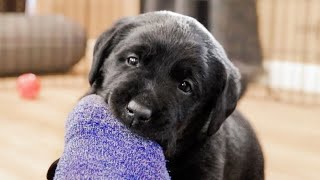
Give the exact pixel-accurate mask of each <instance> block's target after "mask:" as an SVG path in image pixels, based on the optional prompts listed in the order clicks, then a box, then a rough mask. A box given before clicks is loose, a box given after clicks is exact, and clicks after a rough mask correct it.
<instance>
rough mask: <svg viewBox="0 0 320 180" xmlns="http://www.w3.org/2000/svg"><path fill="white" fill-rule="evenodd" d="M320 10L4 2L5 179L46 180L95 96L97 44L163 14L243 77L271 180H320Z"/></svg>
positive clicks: (257, 4) (103, 0) (168, 1)
mask: <svg viewBox="0 0 320 180" xmlns="http://www.w3.org/2000/svg"><path fill="white" fill-rule="evenodd" d="M319 9H320V0H0V159H1V161H0V179H10V180H11V179H45V174H46V171H47V169H48V167H49V165H50V164H51V163H52V162H53V161H54V160H55V159H57V158H58V157H59V156H60V154H61V153H62V150H63V136H64V123H65V120H66V117H67V115H68V112H70V110H71V109H72V107H73V105H74V104H75V103H76V102H77V100H78V99H79V98H80V97H81V96H82V95H83V94H84V93H85V92H86V91H87V89H88V85H89V83H88V80H87V74H88V71H89V69H90V65H91V60H92V48H93V45H94V42H95V39H96V38H97V36H98V35H99V34H100V33H102V32H103V31H104V30H106V29H107V28H109V27H110V26H111V25H112V23H113V22H114V21H116V20H117V19H119V18H121V17H124V16H132V15H137V14H139V13H143V12H149V11H154V10H171V11H175V12H178V13H182V14H186V15H189V16H192V17H194V18H196V19H198V20H199V21H200V22H201V23H202V24H204V25H205V26H206V27H207V28H208V30H209V31H210V32H211V33H212V34H213V35H214V36H215V37H216V38H217V39H218V41H220V42H221V43H222V45H223V46H224V48H225V49H226V51H227V53H228V56H229V57H230V59H231V61H233V63H234V64H235V65H236V66H237V67H238V68H239V69H240V72H241V74H242V77H243V79H242V85H243V96H242V98H241V99H240V102H239V105H238V109H239V110H240V111H241V112H242V113H243V114H244V115H245V116H246V117H248V119H249V120H250V122H251V123H252V124H253V126H254V128H255V129H256V131H257V134H258V136H259V138H260V140H261V144H262V147H263V150H264V153H265V159H266V171H265V172H266V179H270V180H273V179H276V180H278V179H281V180H283V179H290V180H294V179H297V180H298V179H299V180H300V179H308V180H309V179H314V180H317V179H320V175H319V171H320V141H319V139H320V131H319V128H320V48H319V45H320V11H319ZM25 73H34V74H36V75H37V76H36V77H34V76H30V74H29V75H25V76H22V77H21V76H20V75H22V74H25ZM19 76H20V77H19ZM18 77H19V78H18ZM30 88H31V90H30ZM30 93H31V94H30Z"/></svg>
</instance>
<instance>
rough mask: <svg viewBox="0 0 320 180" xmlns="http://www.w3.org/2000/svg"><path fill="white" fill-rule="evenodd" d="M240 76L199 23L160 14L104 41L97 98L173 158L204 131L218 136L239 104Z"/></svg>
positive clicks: (122, 26)
mask: <svg viewBox="0 0 320 180" xmlns="http://www.w3.org/2000/svg"><path fill="white" fill-rule="evenodd" d="M239 78H240V75H239V73H238V70H237V69H236V68H235V67H234V66H233V65H232V64H231V62H230V61H229V60H228V58H227V56H226V54H225V52H224V50H223V48H222V47H221V45H220V44H219V43H218V42H217V41H216V40H215V39H214V38H213V37H212V35H211V34H210V33H209V32H208V31H207V30H206V29H205V28H204V27H203V26H202V25H201V24H200V23H199V22H197V21H196V20H194V19H193V18H190V17H187V16H183V15H179V14H175V13H172V12H165V11H162V12H154V13H147V14H143V15H139V16H136V17H130V18H125V19H122V20H119V21H118V22H117V23H115V24H114V26H113V27H112V28H111V29H109V30H107V31H106V32H104V33H103V34H102V35H101V36H100V37H99V38H98V40H97V42H96V45H95V48H94V58H93V64H92V68H91V71H90V74H89V82H90V85H91V92H92V93H96V94H99V95H101V96H102V97H104V98H105V101H106V102H107V103H108V104H109V106H110V108H111V111H112V112H113V113H114V115H115V116H116V117H117V118H119V119H120V120H121V121H122V122H123V123H124V124H125V125H127V126H128V127H129V128H130V129H131V130H132V131H134V132H136V133H138V134H140V135H142V136H145V137H148V138H151V139H154V140H156V141H158V142H159V143H160V144H162V145H163V146H164V148H165V149H166V150H167V154H170V153H172V152H174V147H175V143H176V142H177V141H178V140H179V139H181V138H183V136H186V134H188V133H189V134H190V133H191V134H192V133H197V132H199V133H200V132H205V133H206V134H207V135H212V134H213V133H215V132H216V131H217V130H218V129H219V127H220V125H221V124H222V122H223V121H224V120H225V119H226V118H227V117H228V116H229V115H230V114H231V113H232V112H233V110H234V109H235V107H236V103H237V100H238V97H239V91H240V87H239Z"/></svg>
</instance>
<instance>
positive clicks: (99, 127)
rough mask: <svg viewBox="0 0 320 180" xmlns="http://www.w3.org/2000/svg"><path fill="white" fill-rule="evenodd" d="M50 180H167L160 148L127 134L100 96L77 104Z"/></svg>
mask: <svg viewBox="0 0 320 180" xmlns="http://www.w3.org/2000/svg"><path fill="white" fill-rule="evenodd" d="M54 179H59V180H60V179H67V180H71V179H112V180H116V179H117V180H121V179H154V180H156V179H170V177H169V174H168V171H167V169H166V161H165V158H164V155H163V151H162V148H161V147H160V146H159V145H158V144H157V143H155V142H153V141H151V140H147V139H145V138H142V137H140V136H138V135H136V134H133V133H131V132H130V131H129V130H128V129H127V128H126V127H125V126H124V125H123V124H121V123H120V122H119V121H118V120H116V119H115V118H114V117H113V116H112V115H111V113H110V112H109V110H108V107H107V104H106V103H105V102H104V101H103V99H102V98H101V97H100V96H97V95H89V96H86V97H84V98H83V99H81V100H80V102H79V103H78V104H77V105H76V107H75V108H74V109H73V111H72V112H71V113H70V114H69V117H68V120H67V124H66V135H65V146H64V152H63V154H62V156H61V158H60V161H59V163H58V166H57V170H56V174H55V178H54Z"/></svg>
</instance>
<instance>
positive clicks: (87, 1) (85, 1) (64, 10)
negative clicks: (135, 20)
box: [36, 0, 140, 38]
mask: <svg viewBox="0 0 320 180" xmlns="http://www.w3.org/2000/svg"><path fill="white" fill-rule="evenodd" d="M36 9H37V13H38V14H62V15H65V16H67V17H69V18H71V19H73V20H75V21H77V22H78V23H80V24H81V25H83V26H85V27H86V29H87V32H88V36H89V38H95V37H96V36H97V35H99V34H100V33H101V32H102V31H103V30H105V29H106V28H108V27H109V26H110V25H111V24H112V23H113V22H114V21H115V20H117V19H119V18H120V17H124V16H130V15H136V14H138V13H139V11H140V4H139V0H38V1H37V7H36Z"/></svg>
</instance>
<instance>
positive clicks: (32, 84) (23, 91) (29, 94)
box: [17, 73, 40, 99]
mask: <svg viewBox="0 0 320 180" xmlns="http://www.w3.org/2000/svg"><path fill="white" fill-rule="evenodd" d="M17 90H18V92H19V94H20V96H21V97H23V98H26V99H35V98H37V97H38V95H39V91H40V80H39V79H38V77H37V76H36V75H35V74H32V73H26V74H22V75H20V76H19V77H18V79H17Z"/></svg>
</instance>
